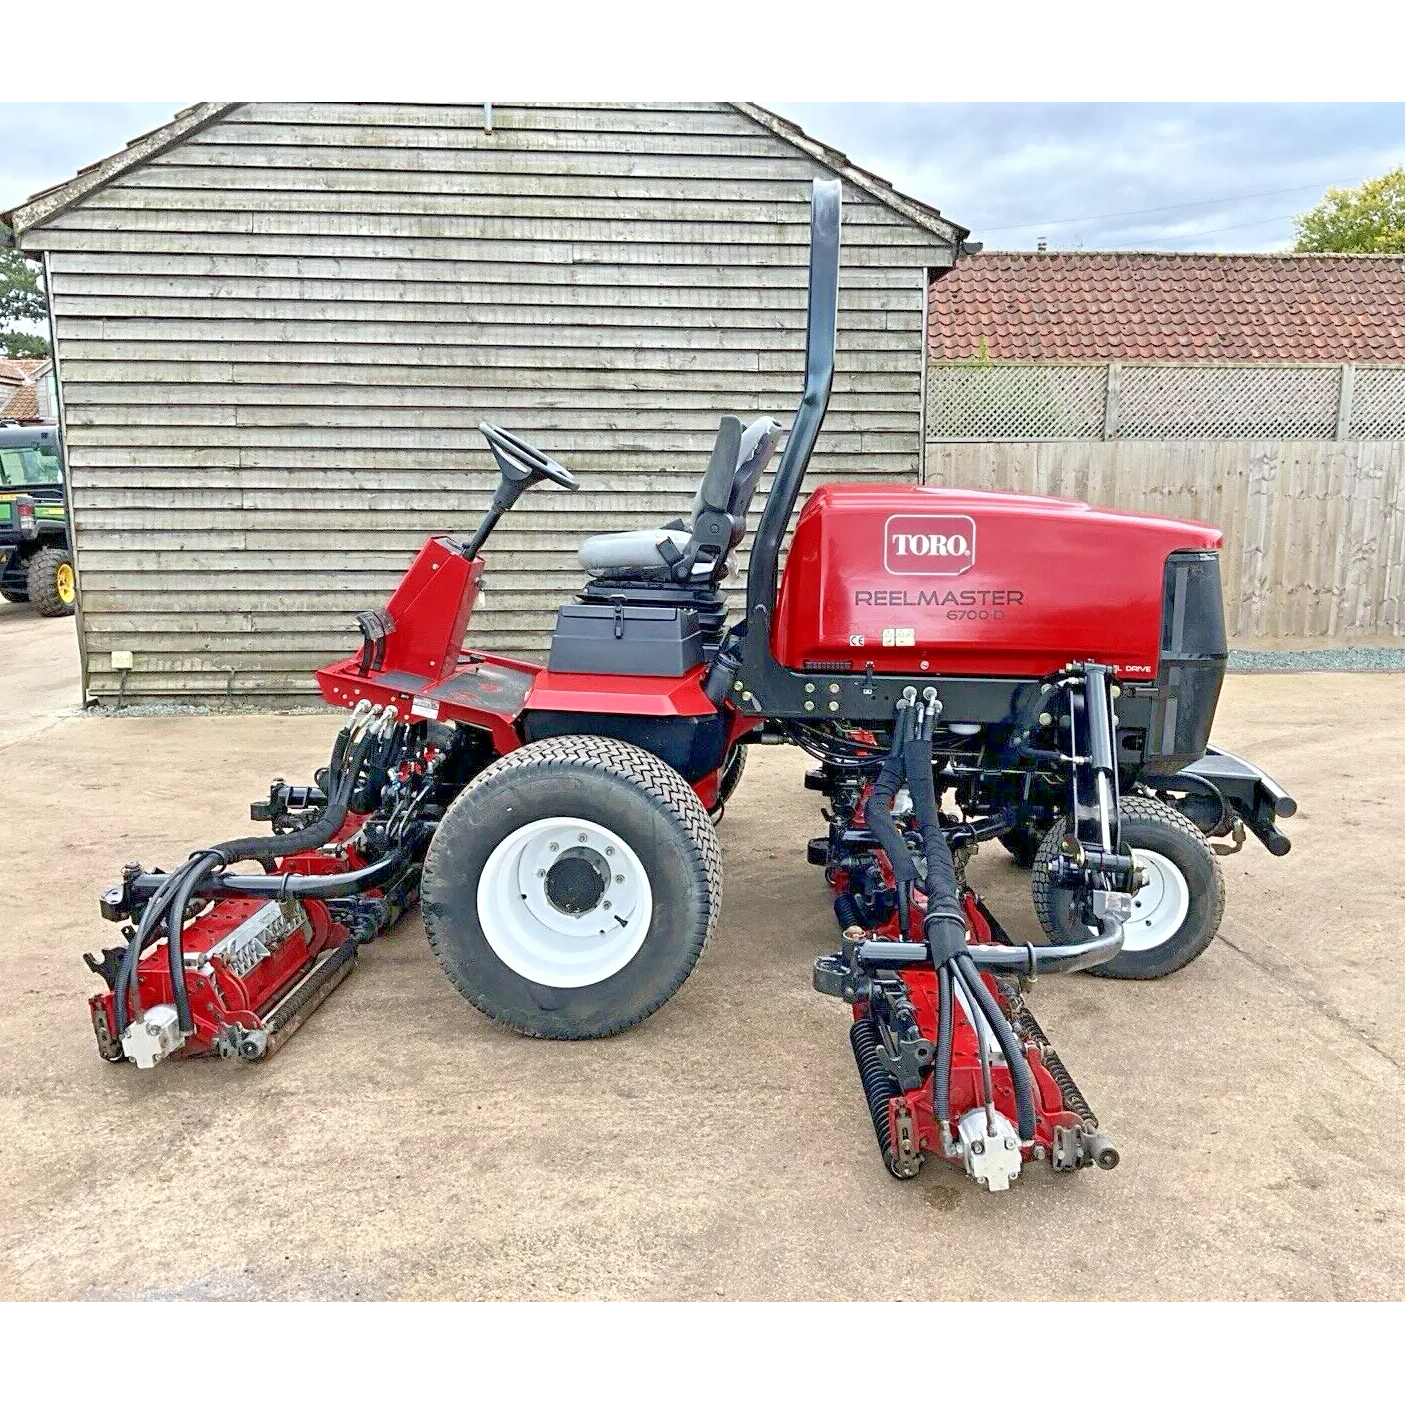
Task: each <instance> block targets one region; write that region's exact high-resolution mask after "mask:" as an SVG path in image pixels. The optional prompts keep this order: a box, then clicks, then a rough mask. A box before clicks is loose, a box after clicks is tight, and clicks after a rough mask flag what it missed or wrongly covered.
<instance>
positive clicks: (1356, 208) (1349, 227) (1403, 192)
mask: <svg viewBox="0 0 1405 1405" xmlns="http://www.w3.org/2000/svg"><path fill="white" fill-rule="evenodd" d="M1293 223H1294V224H1295V225H1296V226H1297V231H1298V242H1297V243H1296V244H1295V245H1294V246H1293V248H1294V251H1295V252H1297V253H1300V254H1405V166H1401V167H1399V168H1397V169H1396V170H1394V171H1388V172H1387V173H1386V174H1385V175H1383V176H1377V177H1376V179H1375V180H1369V181H1365V182H1363V183H1362V184H1361V185H1358V186H1357V187H1356V189H1354V190H1339V189H1337V188H1335V187H1334V188H1333V189H1331V190H1329V191H1328V192H1327V194H1326V195H1325V196H1324V197H1323V200H1322V203H1321V204H1320V205H1318V206H1317V207H1316V208H1315V209H1312V210H1309V211H1308V212H1307V214H1305V215H1299V216H1298V218H1297V219H1295V220H1294V221H1293Z"/></svg>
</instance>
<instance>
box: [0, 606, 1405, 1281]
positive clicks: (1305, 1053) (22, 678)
mask: <svg viewBox="0 0 1405 1405" xmlns="http://www.w3.org/2000/svg"><path fill="white" fill-rule="evenodd" d="M72 631H73V626H72V622H71V621H45V622H40V623H38V624H35V623H34V622H33V617H32V615H31V614H30V613H29V612H28V611H24V610H22V609H20V608H16V607H5V606H0V651H3V654H2V657H0V718H3V719H4V723H3V727H4V730H0V763H3V766H4V775H5V780H6V786H5V794H6V801H7V803H6V810H5V819H4V831H3V841H0V870H3V872H2V873H0V878H2V879H3V881H0V989H2V990H3V991H4V1001H3V1005H0V1040H3V1047H4V1049H5V1052H6V1057H5V1060H4V1072H3V1089H2V1090H0V1174H3V1179H4V1184H5V1187H6V1193H5V1195H4V1197H3V1202H2V1203H0V1287H2V1288H3V1290H4V1296H6V1297H15V1298H25V1299H33V1298H97V1299H110V1298H133V1297H135V1298H263V1297H273V1298H358V1297H359V1298H704V1299H714V1298H763V1299H773V1298H846V1299H847V1298H860V1299H872V1298H896V1297H902V1298H982V1299H985V1298H992V1299H1003V1298H1026V1297H1032V1298H1152V1299H1158V1298H1211V1299H1220V1298H1230V1299H1240V1298H1269V1299H1301V1298H1308V1299H1312V1298H1375V1297H1390V1296H1398V1295H1399V1293H1400V1285H1401V1283H1402V1282H1405V1233H1402V1228H1401V1216H1402V1211H1405V1180H1402V1173H1401V1170H1400V1165H1399V1157H1398V1154H1397V1149H1396V1145H1395V1137H1396V1130H1397V1124H1398V1121H1399V1114H1400V1109H1401V1107H1402V1105H1405V1072H1403V1071H1402V1061H1405V970H1402V963H1401V962H1400V961H1399V960H1398V959H1396V957H1395V956H1394V950H1395V946H1396V944H1397V942H1398V940H1399V934H1400V931H1401V928H1402V925H1405V922H1402V919H1405V897H1402V894H1401V891H1400V883H1399V876H1398V868H1399V859H1400V851H1401V841H1400V836H1401V833H1402V832H1403V831H1405V794H1402V787H1401V786H1400V784H1399V780H1400V777H1401V775H1402V771H1405V677H1402V676H1398V675H1326V674H1314V675H1286V676H1276V675H1265V676H1256V677H1243V676H1237V677H1232V678H1231V679H1230V680H1229V681H1228V683H1227V685H1226V690H1225V697H1224V701H1223V703H1222V706H1221V713H1220V718H1219V722H1218V725H1217V727H1216V740H1217V741H1219V742H1220V743H1221V744H1222V745H1226V746H1229V747H1231V748H1233V749H1237V750H1241V751H1243V752H1244V753H1245V754H1247V755H1249V756H1251V757H1252V758H1253V759H1254V760H1256V761H1257V762H1259V763H1260V764H1261V765H1263V766H1264V767H1265V768H1266V769H1268V770H1269V771H1270V772H1271V773H1273V774H1274V775H1275V776H1276V777H1277V778H1278V780H1279V781H1280V782H1281V783H1283V784H1284V785H1285V786H1286V787H1287V788H1288V789H1289V790H1290V791H1291V792H1292V793H1293V794H1295V795H1296V796H1297V798H1298V800H1299V802H1300V805H1301V809H1300V812H1299V814H1298V816H1297V817H1296V818H1295V819H1293V820H1291V821H1288V822H1286V828H1287V829H1288V832H1289V833H1290V834H1291V835H1292V838H1293V841H1294V848H1293V852H1292V854H1291V855H1289V856H1288V857H1287V858H1285V859H1273V858H1271V857H1270V856H1269V855H1268V854H1267V853H1266V852H1265V851H1264V850H1263V849H1262V848H1261V847H1260V846H1259V845H1258V844H1257V843H1256V842H1254V841H1253V840H1251V841H1250V842H1249V845H1248V847H1246V848H1245V849H1244V850H1243V851H1242V852H1241V853H1239V854H1237V855H1234V856H1232V857H1230V858H1227V859H1225V860H1224V861H1223V862H1224V867H1225V874H1226V879H1227V884H1228V908H1227V915H1226V918H1225V923H1224V927H1223V932H1222V936H1221V938H1220V939H1219V940H1218V941H1217V942H1216V943H1215V944H1214V945H1213V946H1212V947H1211V948H1210V950H1209V951H1208V952H1207V953H1206V954H1205V956H1203V957H1202V958H1201V959H1200V960H1199V961H1197V962H1196V963H1195V964H1194V965H1192V966H1191V967H1189V968H1188V969H1187V970H1185V971H1183V972H1181V973H1180V974H1178V975H1176V976H1173V977H1171V978H1169V979H1167V980H1163V981H1160V982H1153V983H1149V984H1127V983H1118V982H1112V981H1106V980H1098V979H1094V978H1090V977H1087V976H1073V977H1066V978H1058V977H1049V978H1045V979H1044V980H1041V981H1040V982H1039V983H1038V984H1037V985H1036V987H1035V989H1034V991H1033V993H1032V994H1031V997H1030V1003H1031V1006H1032V1008H1033V1009H1034V1010H1035V1012H1036V1013H1037V1014H1038V1016H1039V1018H1040V1021H1041V1022H1042V1023H1043V1025H1044V1027H1045V1029H1046V1030H1047V1031H1048V1032H1049V1034H1050V1036H1051V1038H1052V1039H1053V1040H1054V1042H1055V1044H1056V1045H1057V1046H1058V1047H1059V1050H1060V1052H1061V1053H1062V1055H1063V1057H1064V1060H1065V1062H1066V1063H1067V1064H1068V1066H1069V1068H1070V1069H1071V1070H1072V1071H1073V1073H1074V1076H1075V1077H1076V1078H1077V1079H1078V1081H1079V1083H1080V1084H1081V1085H1082V1087H1083V1090H1084V1092H1085V1093H1086V1094H1087V1095H1088V1098H1089V1100H1090V1102H1091V1103H1092V1104H1093V1106H1094V1108H1095V1109H1096V1110H1097V1112H1098V1114H1099V1117H1100V1119H1101V1121H1102V1124H1103V1127H1104V1129H1105V1130H1106V1131H1107V1132H1108V1133H1109V1134H1110V1135H1111V1136H1112V1138H1113V1139H1114V1140H1115V1142H1116V1143H1117V1145H1118V1147H1119V1148H1120V1150H1121V1153H1122V1164H1121V1166H1120V1167H1119V1168H1118V1169H1117V1170H1116V1171H1114V1172H1111V1173H1103V1172H1097V1171H1088V1172H1084V1173H1081V1174H1079V1175H1076V1176H1069V1177H1062V1178H1055V1177H1054V1176H1053V1175H1052V1174H1051V1173H1049V1172H1048V1171H1047V1170H1045V1169H1044V1168H1042V1167H1037V1166H1034V1167H1030V1168H1028V1169H1027V1170H1026V1173H1025V1175H1024V1177H1023V1178H1022V1179H1021V1180H1020V1181H1019V1182H1018V1183H1017V1184H1016V1186H1015V1187H1014V1188H1013V1189H1012V1190H1011V1191H1010V1192H1009V1193H1007V1194H1003V1195H991V1194H988V1193H987V1192H985V1191H983V1190H981V1189H979V1188H978V1187H976V1186H974V1185H972V1184H970V1183H969V1182H967V1181H965V1180H964V1179H963V1178H961V1177H960V1176H959V1175H958V1174H956V1173H955V1172H954V1171H952V1170H950V1169H948V1168H946V1167H944V1166H940V1165H929V1166H928V1167H927V1169H926V1170H925V1171H924V1172H923V1174H922V1175H921V1177H920V1178H919V1179H918V1180H916V1181H914V1182H909V1183H897V1182H895V1181H893V1180H891V1179H890V1178H889V1176H888V1175H887V1174H886V1172H885V1171H884V1170H883V1167H882V1164H881V1162H880V1160H879V1156H878V1151H877V1148H876V1145H875V1143H874V1137H873V1132H872V1129H871V1126H870V1124H869V1121H868V1117H867V1114H866V1112H865V1109H864V1103H863V1099H862V1096H861V1094H860V1088H859V1082H858V1078H857V1075H856V1073H855V1069H854V1064H853V1059H852V1056H851V1054H850V1051H849V1045H848V1040H847V1039H846V1037H845V1030H846V1025H847V1021H848V1012H847V1010H846V1008H845V1007H844V1006H842V1005H841V1004H839V1003H838V1002H837V1001H833V1000H830V999H827V998H826V997H824V996H821V995H818V994H816V993H815V992H814V991H813V990H812V989H811V987H810V967H811V963H812V961H813V960H814V958H815V957H816V956H818V955H820V954H822V953H823V952H826V951H829V950H832V949H833V948H834V947H835V946H836V944H837V935H838V933H837V930H836V927H835V923H834V919H833V916H832V913H831V911H830V908H829V903H828V898H827V893H826V889H825V887H824V884H823V882H822V880H821V878H820V875H819V873H818V871H817V870H815V869H813V868H810V867H807V865H806V863H805V861H804V848H805V841H806V839H807V838H809V837H810V836H811V835H813V834H818V833H820V832H821V829H822V823H821V821H820V819H819V814H818V804H817V802H818V800H819V797H817V796H815V795H813V794H811V793H808V792H806V791H804V790H803V789H802V788H801V785H800V778H801V774H802V772H803V771H804V769H805V767H806V765H807V764H809V763H808V762H807V760H806V758H805V757H804V756H802V755H801V754H799V753H796V752H793V751H789V750H779V749H777V750H771V749H761V748H757V749H756V751H755V752H754V753H753V755H752V758H751V765H750V767H749V769H748V772H747V775H746V778H745V780H744V781H743V784H742V787H741V789H740V791H739V792H738V794H737V796H736V798H735V800H734V801H733V803H732V806H731V808H730V810H729V812H728V814H727V817H726V819H725V821H724V823H723V825H722V827H721V830H720V833H721V835H722V838H723V841H724V850H725V863H726V896H725V900H724V910H723V915H722V920H721V923H720V925H719V928H718V931H717V935H716V939H715V941H714V943H713V945H712V946H711V947H710V948H709V950H708V952H707V953H706V955H705V956H704V958H703V961H702V963H701V965H700V966H699V968H698V970H697V971H696V973H695V974H694V975H693V977H692V978H691V979H690V980H689V981H688V982H687V983H686V984H685V985H684V987H683V989H682V990H681V992H680V993H679V994H678V996H677V997H676V998H675V999H674V1000H673V1001H672V1002H671V1003H670V1004H669V1005H667V1006H666V1007H665V1008H664V1009H663V1010H662V1011H660V1012H659V1013H658V1014H657V1015H656V1016H655V1017H654V1018H653V1019H651V1020H650V1021H648V1022H647V1023H646V1024H645V1025H643V1026H642V1027H640V1028H639V1029H637V1030H635V1031H633V1032H631V1033H629V1034H627V1035H624V1036H622V1037H620V1038H617V1039H613V1040H609V1041H605V1042H602V1043H592V1044H570V1045H568V1044H551V1043H541V1042H536V1041H531V1040H526V1039H519V1038H516V1037H514V1036H512V1035H509V1034H506V1033H503V1032H501V1031H499V1030H497V1029H495V1028H493V1027H492V1026H491V1025H490V1024H489V1023H488V1022H487V1021H486V1020H485V1019H484V1018H483V1017H482V1016H481V1015H479V1014H478V1013H477V1012H476V1011H475V1010H474V1009H472V1008H471V1007H470V1006H469V1005H468V1004H466V1003H465V1002H464V1001H463V1000H462V999H460V997H459V996H458V995H457V994H456V993H455V991H454V990H453V988H452V987H451V986H450V984H449V982H448V981H447V980H446V979H445V977H444V976H443V974H442V973H441V972H440V969H439V967H438V965H437V963H436V961H435V959H434V957H433V954H432V953H431V952H430V950H429V947H428V945H427V943H426V941H425V939H424V935H423V930H422V928H421V925H420V922H419V921H418V919H417V918H415V917H411V918H408V919H406V920H405V921H404V922H403V923H402V924H401V926H400V927H399V928H398V929H397V930H396V931H394V932H393V933H391V934H390V935H389V936H388V937H386V938H384V939H382V940H381V941H379V942H377V943H375V944H374V945H372V946H371V947H369V948H367V949H366V950H365V951H364V953H363V955H362V961H361V967H360V969H359V970H358V971H357V972H356V973H355V974H354V975H353V976H352V978H351V979H350V980H349V981H348V982H347V983H346V984H345V985H344V986H343V987H342V988H341V989H339V990H338V991H336V993H335V994H334V995H333V996H332V997H331V999H330V1000H328V1002H327V1003H326V1005H324V1006H323V1007H322V1009H321V1010H319V1011H318V1012H317V1014H316V1015H315V1016H314V1017H313V1018H312V1020H311V1021H310V1022H309V1023H308V1025H307V1026H306V1027H305V1028H304V1029H303V1030H302V1031H300V1032H299V1033H298V1034H297V1035H296V1036H295V1037H294V1038H293V1039H292V1041H291V1042H290V1043H289V1044H288V1046H287V1047H286V1048H285V1049H284V1050H282V1051H281V1052H279V1053H278V1054H277V1055H276V1056H275V1057H274V1058H273V1059H272V1060H270V1062H269V1063H268V1064H267V1065H261V1066H254V1067H243V1066H232V1065H230V1064H225V1063H218V1062H204V1061H191V1062H185V1063H182V1062H178V1061H177V1062H171V1063H167V1064H163V1065H161V1066H160V1067H158V1068H157V1069H156V1070H154V1071H153V1072H150V1073H140V1072H138V1071H137V1070H136V1069H135V1068H133V1067H131V1066H120V1067H118V1066H113V1065H109V1064H106V1063H104V1062H103V1061H102V1060H101V1059H100V1058H99V1057H98V1054H97V1050H96V1047H95V1045H94V1041H93V1035H92V1030H91V1026H90V1024H89V1020H88V1008H87V996H88V995H89V994H90V993H91V992H92V991H93V990H94V988H95V984H96V981H95V978H94V977H92V976H91V975H90V974H89V973H88V971H87V969H86V968H85V967H84V965H83V963H82V959H81V957H82V953H83V952H84V951H85V950H95V949H96V948H98V947H99V946H100V945H101V944H103V943H106V944H109V945H111V944H112V943H113V942H114V940H115V939H116V929H115V928H113V927H111V926H110V925H109V924H106V923H104V922H102V921H101V919H100V918H99V916H98V912H97V902H96V899H97V895H98V893H99V891H100V890H101V889H102V888H103V887H104V886H106V885H107V884H108V883H110V882H111V881H112V880H113V879H114V878H115V877H116V875H117V873H118V871H119V869H120V867H121V865H122V863H123V861H124V860H126V859H128V858H133V857H137V858H141V859H142V860H144V861H145V862H146V863H148V864H160V865H162V866H165V867H169V866H171V865H172V864H174V863H176V862H178V861H179V860H180V859H182V858H183V857H184V856H185V855H186V854H187V853H188V852H189V851H190V850H191V849H193V848H195V847H197V846H198V845H199V844H201V843H202V842H211V841H214V840H217V839H222V838H227V837H230V836H233V835H237V834H242V833H246V832H248V830H249V829H250V827H251V826H250V822H249V819H248V809H247V806H248V802H249V800H250V799H252V798H255V797H257V796H258V795H259V794H261V793H263V792H265V791H266V787H267V783H268V781H269V779H270V778H272V777H274V776H284V777H287V778H289V779H302V778H305V777H308V776H310V774H311V772H312V770H313V769H314V768H315V767H316V766H318V765H320V764H322V762H323V761H324V760H325V756H326V752H327V750H328V748H329V745H330V741H331V737H332V734H333V732H334V730H335V727H336V725H337V724H336V720H335V719H334V718H332V717H330V716H318V715H310V716H308V715H305V716H219V715H210V716H169V717H122V716H116V717H114V716H110V715H108V716H81V715H67V716H62V715H60V714H62V713H64V712H68V713H70V714H76V705H77V683H76V678H75V677H74V673H75V670H76V650H75V649H74V648H73V633H72ZM25 719H27V720H25ZM971 874H972V877H973V879H974V880H975V882H976V883H977V886H979V887H982V888H983V889H984V891H985V893H986V896H987V898H988V900H989V901H990V903H991V906H992V907H993V909H994V910H995V911H996V913H997V914H998V915H1000V916H1001V918H1002V920H1003V921H1004V922H1005V924H1006V925H1007V926H1008V927H1009V928H1010V930H1011V932H1012V933H1013V934H1014V935H1015V936H1016V937H1017V938H1022V939H1028V938H1034V937H1035V936H1036V934H1037V926H1036V923H1035V919H1034V916H1033V912H1032V909H1031V906H1030V901H1029V892H1028V875H1027V874H1024V873H1021V872H1020V871H1018V870H1017V869H1016V868H1015V867H1014V866H1013V865H1012V864H1011V862H1010V861H1009V859H1008V858H1007V857H1006V855H1005V854H1004V851H1003V850H1001V849H1000V848H999V847H998V846H997V845H990V846H987V847H986V848H984V849H983V850H982V852H981V854H980V855H979V857H978V858H977V859H976V860H975V861H974V862H973V864H972V866H971Z"/></svg>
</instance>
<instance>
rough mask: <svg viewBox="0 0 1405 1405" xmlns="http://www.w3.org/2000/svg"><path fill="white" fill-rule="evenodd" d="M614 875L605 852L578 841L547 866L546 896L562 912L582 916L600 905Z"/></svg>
mask: <svg viewBox="0 0 1405 1405" xmlns="http://www.w3.org/2000/svg"><path fill="white" fill-rule="evenodd" d="M613 876H614V875H613V874H612V873H611V872H610V865H609V864H608V863H607V862H606V861H605V856H604V855H603V854H600V853H597V852H596V851H595V850H594V849H588V848H586V847H585V846H583V845H577V846H576V847H575V848H573V849H567V850H566V852H565V853H564V854H562V855H561V857H560V858H559V859H557V860H556V862H555V863H554V864H552V866H551V867H550V868H549V869H547V872H546V900H547V901H548V902H549V903H550V904H551V905H552V907H554V908H555V909H556V910H557V911H558V912H565V913H568V914H569V915H570V916H572V917H579V916H580V915H581V914H582V913H585V912H592V911H594V909H595V908H596V907H598V906H599V904H600V900H601V899H602V898H603V897H604V896H605V893H606V892H607V891H608V889H609V887H610V882H611V880H612V878H613Z"/></svg>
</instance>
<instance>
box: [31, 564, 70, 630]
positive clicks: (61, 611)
mask: <svg viewBox="0 0 1405 1405" xmlns="http://www.w3.org/2000/svg"><path fill="white" fill-rule="evenodd" d="M64 565H66V566H68V568H69V569H70V570H72V569H73V557H72V555H71V554H70V553H69V552H67V551H64V550H63V549H62V548H61V547H57V546H45V547H41V548H40V549H39V550H38V551H36V552H35V553H34V555H33V556H31V557H30V558H29V564H28V565H27V566H26V567H25V570H26V573H27V575H26V579H27V580H28V582H29V603H30V604H31V605H33V606H34V608H35V609H36V610H37V611H38V612H39V613H40V614H41V615H44V616H46V617H48V618H50V619H56V618H58V617H59V616H62V615H71V614H72V613H73V604H72V602H71V601H70V602H69V603H68V604H65V603H64V601H63V599H62V598H61V597H60V595H59V588H58V582H57V580H56V579H55V577H56V576H57V575H58V570H59V567H60V566H64Z"/></svg>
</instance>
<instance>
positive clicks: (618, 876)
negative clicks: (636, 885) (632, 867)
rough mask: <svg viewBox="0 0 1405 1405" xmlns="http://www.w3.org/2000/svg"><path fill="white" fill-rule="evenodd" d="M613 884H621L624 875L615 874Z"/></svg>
mask: <svg viewBox="0 0 1405 1405" xmlns="http://www.w3.org/2000/svg"><path fill="white" fill-rule="evenodd" d="M615 882H616V883H623V882H624V874H622V873H617V874H615Z"/></svg>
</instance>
